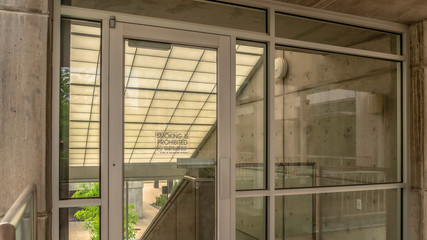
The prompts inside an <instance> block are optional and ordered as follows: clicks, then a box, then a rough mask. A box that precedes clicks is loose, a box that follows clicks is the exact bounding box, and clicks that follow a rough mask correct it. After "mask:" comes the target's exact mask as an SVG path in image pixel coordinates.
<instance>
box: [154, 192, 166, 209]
mask: <svg viewBox="0 0 427 240" xmlns="http://www.w3.org/2000/svg"><path fill="white" fill-rule="evenodd" d="M167 201H168V197H167V195H166V194H161V195H160V196H158V197H156V201H155V202H154V205H156V206H159V207H163V206H164V205H165V204H166V202H167Z"/></svg>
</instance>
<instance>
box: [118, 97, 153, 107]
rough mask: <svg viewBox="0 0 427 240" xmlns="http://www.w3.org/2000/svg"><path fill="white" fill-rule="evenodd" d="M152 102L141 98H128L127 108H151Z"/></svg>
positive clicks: (126, 101)
mask: <svg viewBox="0 0 427 240" xmlns="http://www.w3.org/2000/svg"><path fill="white" fill-rule="evenodd" d="M150 103H151V100H147V99H140V98H126V100H125V104H124V105H125V107H149V106H150Z"/></svg>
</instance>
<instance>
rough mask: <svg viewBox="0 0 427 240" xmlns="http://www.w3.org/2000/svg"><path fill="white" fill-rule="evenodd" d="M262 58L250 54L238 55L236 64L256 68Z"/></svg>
mask: <svg viewBox="0 0 427 240" xmlns="http://www.w3.org/2000/svg"><path fill="white" fill-rule="evenodd" d="M260 57H261V56H259V55H258V56H257V55H249V54H236V64H237V65H246V66H251V67H254V66H255V64H257V62H258V60H259V59H260Z"/></svg>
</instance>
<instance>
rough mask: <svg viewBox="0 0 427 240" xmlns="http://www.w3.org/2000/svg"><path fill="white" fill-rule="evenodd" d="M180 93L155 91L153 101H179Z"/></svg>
mask: <svg viewBox="0 0 427 240" xmlns="http://www.w3.org/2000/svg"><path fill="white" fill-rule="evenodd" d="M181 96H182V93H180V92H172V91H157V92H156V95H155V96H154V99H162V100H179V99H181Z"/></svg>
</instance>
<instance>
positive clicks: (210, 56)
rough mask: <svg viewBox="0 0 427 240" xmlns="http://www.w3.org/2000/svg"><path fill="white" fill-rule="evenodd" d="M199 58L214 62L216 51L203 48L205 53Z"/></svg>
mask: <svg viewBox="0 0 427 240" xmlns="http://www.w3.org/2000/svg"><path fill="white" fill-rule="evenodd" d="M201 60H202V61H207V62H216V51H214V50H205V53H204V54H203V57H202V59H201Z"/></svg>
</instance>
